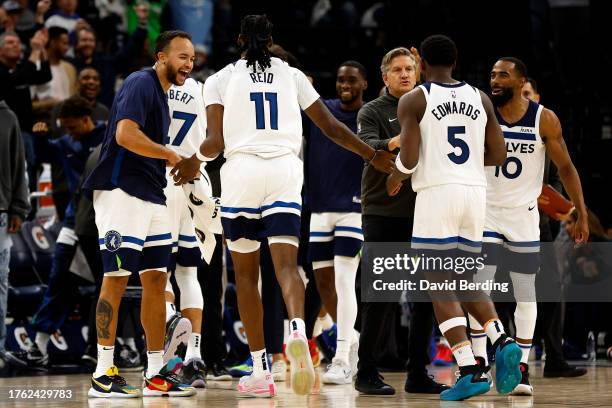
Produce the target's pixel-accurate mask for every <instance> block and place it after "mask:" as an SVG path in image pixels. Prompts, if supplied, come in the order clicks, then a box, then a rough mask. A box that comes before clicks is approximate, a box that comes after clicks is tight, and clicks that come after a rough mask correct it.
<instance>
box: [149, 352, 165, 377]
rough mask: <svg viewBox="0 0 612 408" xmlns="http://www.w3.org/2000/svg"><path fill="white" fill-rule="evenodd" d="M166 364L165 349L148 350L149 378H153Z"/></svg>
mask: <svg viewBox="0 0 612 408" xmlns="http://www.w3.org/2000/svg"><path fill="white" fill-rule="evenodd" d="M163 366H164V350H159V351H147V374H146V376H147V378H152V377H154V376H156V375H157V374H159V371H160V370H161V369H162V367H163Z"/></svg>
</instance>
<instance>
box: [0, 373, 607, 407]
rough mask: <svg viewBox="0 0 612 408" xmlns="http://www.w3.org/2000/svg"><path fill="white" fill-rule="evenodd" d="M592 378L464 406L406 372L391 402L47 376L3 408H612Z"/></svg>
mask: <svg viewBox="0 0 612 408" xmlns="http://www.w3.org/2000/svg"><path fill="white" fill-rule="evenodd" d="M588 368H589V372H588V374H587V375H585V376H583V377H579V378H560V379H556V378H554V379H549V378H543V377H542V366H541V364H540V363H535V364H534V365H532V367H531V369H532V371H533V372H532V377H531V378H532V380H531V383H532V385H533V386H534V389H535V395H534V396H533V397H518V396H516V397H513V396H502V395H498V394H497V393H496V392H495V391H494V390H493V391H491V392H489V394H487V395H484V396H479V397H476V398H472V399H470V400H467V401H462V402H444V401H440V399H439V397H438V396H434V395H419V394H407V393H406V392H404V390H403V387H404V380H405V374H404V373H385V374H384V376H385V380H386V381H387V382H389V383H390V384H391V385H393V386H394V387H395V388H396V390H397V394H396V395H394V396H390V397H376V396H363V395H359V393H358V392H357V391H355V390H354V388H353V386H352V385H344V386H330V385H325V386H321V384H320V382H319V379H318V378H317V384H316V386H315V390H314V392H313V394H312V395H310V396H308V397H300V396H297V395H295V394H293V392H291V389H290V388H289V384H288V383H286V382H285V383H277V391H278V396H277V397H275V398H273V399H254V398H248V399H247V398H238V394H237V392H236V391H235V387H236V381H233V382H209V383H208V387H207V388H206V389H205V390H200V391H198V394H197V396H196V397H191V398H144V399H133V400H104V399H88V398H87V390H88V388H89V376H88V375H82V374H80V375H47V376H33V377H15V378H1V379H0V407H2V408H9V407H15V408H17V407H63V408H72V407H91V408H111V407H117V408H132V407H143V406H144V407H151V408H165V407H180V408H191V407H194V408H195V407H208V408H218V407H221V408H229V407H234V406H238V407H241V408H275V407H313V408H318V407H321V408H332V407H333V408H360V407H367V408H375V407H385V408H394V407H412V408H421V407H422V408H432V407H438V406H440V407H444V408H454V407H457V408H459V407H475V408H476V407H479V408H498V407H511V408H529V407H550V408H560V407H577V408H583V407H602V408H603V407H608V408H609V407H612V364H606V363H600V364H598V365H596V366H595V365H592V366H589V367H588ZM455 370H456V367H451V368H434V369H433V370H432V371H431V372H432V373H433V374H434V375H435V377H436V379H437V380H438V381H442V382H445V383H447V384H450V383H451V382H452V381H454V371H455ZM126 378H127V380H128V381H129V382H130V383H131V384H133V385H137V384H139V383H140V381H141V380H140V378H141V377H140V374H139V373H130V374H127V375H126ZM18 388H19V389H24V388H27V389H37V388H38V389H51V388H62V389H66V390H72V392H73V393H74V397H73V398H72V399H70V400H60V399H54V400H44V399H21V400H11V399H9V391H10V390H14V389H18Z"/></svg>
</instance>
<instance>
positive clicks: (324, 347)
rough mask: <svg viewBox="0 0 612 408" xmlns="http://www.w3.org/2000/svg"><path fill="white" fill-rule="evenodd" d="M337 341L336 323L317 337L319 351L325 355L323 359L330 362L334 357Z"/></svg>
mask: <svg viewBox="0 0 612 408" xmlns="http://www.w3.org/2000/svg"><path fill="white" fill-rule="evenodd" d="M337 341H338V329H337V328H336V323H334V325H333V326H332V327H331V329H329V330H323V332H321V334H319V336H318V337H317V344H318V345H319V349H321V351H322V352H323V354H324V355H325V358H326V359H328V360H329V361H331V360H332V359H333V358H334V356H335V355H336V344H337Z"/></svg>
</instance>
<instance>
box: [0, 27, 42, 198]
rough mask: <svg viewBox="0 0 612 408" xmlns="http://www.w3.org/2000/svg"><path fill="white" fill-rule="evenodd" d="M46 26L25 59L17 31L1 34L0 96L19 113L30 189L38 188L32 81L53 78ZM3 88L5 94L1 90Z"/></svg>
mask: <svg viewBox="0 0 612 408" xmlns="http://www.w3.org/2000/svg"><path fill="white" fill-rule="evenodd" d="M47 41H48V35H47V31H46V29H43V30H39V31H37V32H36V34H34V36H33V37H32V39H31V40H30V48H31V53H30V55H29V57H27V58H25V59H22V58H21V55H22V46H21V40H20V39H19V37H18V36H17V34H15V33H4V34H2V35H0V84H2V87H0V94H1V96H0V99H5V100H6V103H7V105H8V106H9V107H10V108H11V110H12V111H13V112H15V114H16V115H17V118H18V119H19V127H20V129H21V135H22V137H23V143H24V148H25V154H26V162H27V164H28V166H27V171H28V179H29V183H30V184H29V186H30V190H32V191H34V190H36V189H37V188H36V182H37V177H36V155H35V152H34V142H33V140H32V135H31V133H29V132H30V130H31V129H32V123H33V120H32V116H33V115H32V97H31V96H30V85H38V84H44V83H45V82H49V81H50V80H51V68H50V67H49V62H48V61H47V57H46V52H45V46H46V45H47ZM3 92H4V94H2V93H3Z"/></svg>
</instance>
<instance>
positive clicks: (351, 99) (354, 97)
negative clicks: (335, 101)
mask: <svg viewBox="0 0 612 408" xmlns="http://www.w3.org/2000/svg"><path fill="white" fill-rule="evenodd" d="M339 98H340V101H341V102H342V103H345V104H347V105H350V104H351V103H353V102H355V101H356V100H357V98H359V96H357V95H353V94H351V96H349V97H348V98H343V97H342V96H339Z"/></svg>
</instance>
